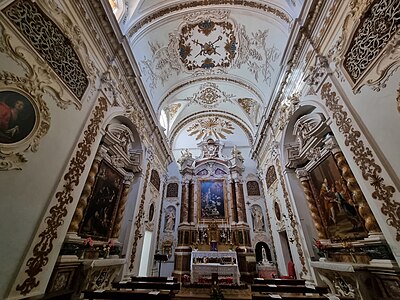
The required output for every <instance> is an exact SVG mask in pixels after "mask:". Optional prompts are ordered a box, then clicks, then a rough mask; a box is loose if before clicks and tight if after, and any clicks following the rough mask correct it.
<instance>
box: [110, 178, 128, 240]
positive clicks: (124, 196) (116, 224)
mask: <svg viewBox="0 0 400 300" xmlns="http://www.w3.org/2000/svg"><path fill="white" fill-rule="evenodd" d="M132 178H133V175H132V174H129V175H128V176H126V177H125V178H124V186H123V190H122V195H121V199H120V200H119V205H118V210H117V215H116V217H115V221H114V228H113V232H112V235H111V237H112V238H115V239H118V237H119V233H120V231H121V223H122V219H123V217H124V212H125V206H126V201H127V200H128V194H129V190H130V187H131V183H132Z"/></svg>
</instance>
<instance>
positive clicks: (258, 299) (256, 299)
mask: <svg viewBox="0 0 400 300" xmlns="http://www.w3.org/2000/svg"><path fill="white" fill-rule="evenodd" d="M278 295H279V296H280V298H279V299H283V300H301V299H323V300H328V298H327V297H326V296H320V295H307V296H306V295H282V294H278ZM338 298H339V299H340V300H354V298H349V297H342V296H340V297H338ZM268 299H277V294H271V295H262V294H259V295H253V296H252V300H268Z"/></svg>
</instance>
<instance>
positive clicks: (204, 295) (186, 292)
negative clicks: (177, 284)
mask: <svg viewBox="0 0 400 300" xmlns="http://www.w3.org/2000/svg"><path fill="white" fill-rule="evenodd" d="M221 290H222V293H223V295H224V299H229V300H241V299H251V290H250V288H246V289H221ZM210 291H211V290H210V288H197V287H196V288H194V287H182V288H181V290H180V291H179V293H177V294H176V295H175V297H174V299H186V300H188V299H196V300H203V299H210Z"/></svg>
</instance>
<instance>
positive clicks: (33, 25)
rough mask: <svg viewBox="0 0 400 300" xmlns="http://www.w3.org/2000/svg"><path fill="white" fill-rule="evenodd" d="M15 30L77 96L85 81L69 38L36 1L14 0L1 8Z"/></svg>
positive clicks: (87, 83) (85, 78)
mask: <svg viewBox="0 0 400 300" xmlns="http://www.w3.org/2000/svg"><path fill="white" fill-rule="evenodd" d="M3 12H4V14H5V15H6V16H7V18H8V19H9V20H10V21H11V22H12V23H13V25H14V26H15V27H16V28H17V30H18V31H19V32H20V33H21V34H22V35H23V36H24V37H25V38H26V39H27V40H28V41H29V43H30V44H31V45H32V47H33V48H34V49H35V50H36V51H37V52H38V53H39V54H40V56H41V57H43V58H44V59H45V60H46V62H47V63H48V64H49V65H50V66H51V68H52V69H53V70H54V72H55V73H57V74H58V76H59V77H60V78H61V79H62V80H63V81H64V83H65V84H66V85H67V86H68V88H69V89H70V90H71V91H72V92H73V94H74V95H75V96H76V97H77V98H78V99H81V98H82V96H83V94H84V93H85V91H86V88H87V87H88V85H89V82H88V79H87V74H86V72H85V70H84V69H83V67H82V65H81V62H80V60H79V57H78V55H77V54H76V52H75V50H74V48H73V46H72V44H71V42H70V40H69V39H68V38H67V37H66V36H65V35H64V34H63V32H62V31H61V30H60V29H59V28H58V27H57V25H56V24H55V23H54V22H53V21H52V20H51V19H49V18H48V17H47V16H46V14H45V13H44V12H43V11H42V10H41V9H40V8H39V6H38V5H37V4H36V3H33V2H31V1H25V0H24V1H21V0H19V1H14V2H13V3H12V4H11V5H9V6H8V7H6V8H5V9H4V10H3Z"/></svg>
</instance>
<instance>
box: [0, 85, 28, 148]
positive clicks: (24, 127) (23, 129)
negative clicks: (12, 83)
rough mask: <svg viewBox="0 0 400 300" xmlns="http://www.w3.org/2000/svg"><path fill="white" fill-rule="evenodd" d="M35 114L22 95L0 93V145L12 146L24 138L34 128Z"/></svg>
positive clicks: (10, 92) (7, 92)
mask: <svg viewBox="0 0 400 300" xmlns="http://www.w3.org/2000/svg"><path fill="white" fill-rule="evenodd" d="M35 121H36V113H35V108H34V107H33V105H32V102H31V101H30V100H29V99H28V98H27V97H25V96H24V95H22V94H20V93H17V92H12V91H2V92H0V144H13V143H17V142H19V141H21V140H23V139H24V138H26V137H27V136H28V135H29V134H30V133H31V132H32V130H33V128H34V127H35Z"/></svg>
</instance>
